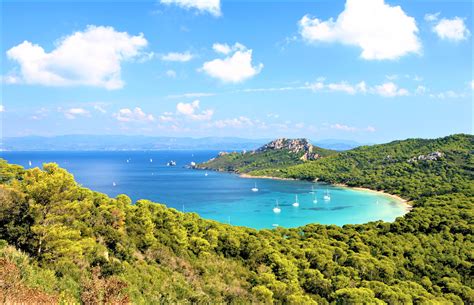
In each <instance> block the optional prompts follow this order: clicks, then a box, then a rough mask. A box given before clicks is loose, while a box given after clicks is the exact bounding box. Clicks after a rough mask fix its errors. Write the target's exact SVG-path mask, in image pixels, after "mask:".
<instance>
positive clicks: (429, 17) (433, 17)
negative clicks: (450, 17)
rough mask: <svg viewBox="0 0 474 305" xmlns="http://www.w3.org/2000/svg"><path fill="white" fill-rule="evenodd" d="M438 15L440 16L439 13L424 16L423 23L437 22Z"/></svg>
mask: <svg viewBox="0 0 474 305" xmlns="http://www.w3.org/2000/svg"><path fill="white" fill-rule="evenodd" d="M440 14H441V13H440V12H437V13H432V14H426V15H425V21H428V22H433V21H436V20H438V17H439V15H440Z"/></svg>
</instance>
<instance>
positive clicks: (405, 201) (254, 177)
mask: <svg viewBox="0 0 474 305" xmlns="http://www.w3.org/2000/svg"><path fill="white" fill-rule="evenodd" d="M237 175H238V176H239V177H240V178H245V179H272V180H287V181H295V180H296V181H303V180H301V179H295V178H280V177H272V176H252V175H248V174H237ZM313 182H316V183H317V182H318V181H317V180H313ZM319 183H326V182H319ZM326 184H329V185H333V186H336V187H342V188H348V189H351V190H356V191H364V192H371V193H377V194H380V195H384V196H387V197H390V198H392V199H395V200H396V201H398V202H399V203H400V204H403V205H404V207H405V209H406V211H407V212H410V211H411V210H412V209H413V206H412V205H411V204H410V201H408V200H406V199H404V198H402V197H400V196H397V195H394V194H390V193H387V192H385V191H377V190H372V189H369V188H366V187H360V186H348V185H346V184H344V183H334V184H331V183H326Z"/></svg>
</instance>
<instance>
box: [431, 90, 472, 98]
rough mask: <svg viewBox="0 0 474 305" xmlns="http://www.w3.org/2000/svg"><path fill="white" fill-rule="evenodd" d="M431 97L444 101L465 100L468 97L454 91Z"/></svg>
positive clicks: (432, 94)
mask: <svg viewBox="0 0 474 305" xmlns="http://www.w3.org/2000/svg"><path fill="white" fill-rule="evenodd" d="M429 97H430V98H435V99H441V100H444V99H456V98H464V97H466V94H465V93H460V92H455V91H453V90H448V91H444V92H439V93H431V94H430V95H429Z"/></svg>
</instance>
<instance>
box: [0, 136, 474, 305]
mask: <svg viewBox="0 0 474 305" xmlns="http://www.w3.org/2000/svg"><path fill="white" fill-rule="evenodd" d="M435 150H436V151H440V152H442V153H443V156H442V157H441V158H439V159H438V160H432V161H416V162H406V160H407V159H408V158H412V157H413V156H417V155H419V154H427V153H429V152H432V151H435ZM473 150H474V145H473V137H472V136H466V135H456V136H451V137H448V138H443V139H438V140H407V141H400V142H395V143H390V144H386V145H377V146H374V147H362V148H359V149H356V150H353V151H350V152H347V153H341V154H339V155H336V156H334V157H332V156H330V157H327V158H323V159H321V160H317V161H313V162H307V163H304V164H302V165H297V166H295V167H290V168H287V169H281V168H280V169H277V170H272V171H270V170H267V171H266V173H267V172H268V173H272V174H273V173H278V174H279V175H282V176H283V175H285V176H292V177H298V178H306V179H313V178H316V177H318V178H323V179H324V180H326V181H331V182H345V183H350V184H352V185H363V186H370V187H374V188H382V189H385V190H388V191H391V192H394V193H399V194H400V195H402V196H404V197H406V198H412V199H413V200H414V201H413V203H414V205H415V208H414V209H413V210H412V211H411V212H410V213H408V214H407V215H405V216H404V217H400V218H398V219H397V220H396V221H395V222H393V223H385V222H372V223H368V224H364V225H346V226H344V227H342V228H341V227H337V226H323V225H318V224H311V225H307V226H304V227H301V228H296V229H285V228H278V229H275V230H260V231H257V230H253V229H247V228H241V227H232V226H229V225H225V224H220V223H217V222H214V221H209V220H204V219H201V218H199V217H198V216H197V215H196V214H192V213H180V212H178V211H176V210H173V209H169V208H166V207H165V206H163V205H160V204H156V203H152V202H150V201H147V200H140V201H137V202H136V203H134V204H132V203H131V201H130V199H129V198H128V197H127V196H125V195H120V196H118V197H117V198H109V197H107V196H106V195H103V194H100V193H97V192H93V191H90V190H88V189H85V188H82V187H80V186H79V185H78V184H77V183H76V182H75V181H74V179H73V177H72V175H70V174H69V173H67V172H66V171H65V170H63V169H61V168H59V167H58V166H57V165H55V164H46V165H44V168H43V170H40V169H38V168H35V169H30V170H23V169H21V168H19V167H17V166H12V165H9V164H7V163H6V162H4V161H0V173H1V175H2V176H1V178H0V179H1V185H0V202H1V205H0V239H3V240H4V241H5V242H0V275H4V274H9V275H10V277H12V279H13V280H11V281H9V282H11V283H14V284H15V285H13V284H8V283H9V282H8V283H7V281H0V298H2V300H10V301H18V300H20V301H21V300H23V299H25V298H26V297H25V295H27V296H28V295H33V296H36V299H35V298H31V299H33V300H57V301H59V300H64V301H79V300H80V301H82V302H85V303H101V302H109V303H127V302H130V301H131V302H134V303H159V302H178V301H179V302H180V303H191V302H203V303H218V302H221V303H222V302H226V303H248V302H260V303H268V304H270V303H288V304H316V303H318V304H329V303H331V304H352V303H355V304H385V303H388V304H411V303H416V304H450V303H454V304H463V302H464V303H467V304H469V303H474V290H473V280H472V278H473V277H472V269H473V256H474V251H473V249H474V247H473V245H474V240H473V230H474V223H473V220H474V196H473V194H474V190H473V188H474V187H473V183H472V181H473V179H472V178H473V166H472V165H473V162H472V158H473V156H472V154H473ZM388 154H389V155H391V156H392V157H391V158H386V157H387V155H388ZM384 158H385V160H396V161H390V162H386V163H384V162H385V161H383V160H384ZM392 158H393V159H392ZM344 169H345V170H344ZM350 171H353V172H354V177H356V178H354V179H353V180H352V179H350V177H351V176H350V175H349V173H350ZM323 174H324V175H326V176H322V175H323ZM364 177H371V178H370V179H372V180H370V179H369V178H364ZM370 181H373V184H370ZM405 183H406V184H407V187H404V184H405ZM6 283H7V284H6ZM18 291H20V292H21V293H20V292H18Z"/></svg>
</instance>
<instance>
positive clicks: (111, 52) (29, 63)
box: [7, 25, 147, 90]
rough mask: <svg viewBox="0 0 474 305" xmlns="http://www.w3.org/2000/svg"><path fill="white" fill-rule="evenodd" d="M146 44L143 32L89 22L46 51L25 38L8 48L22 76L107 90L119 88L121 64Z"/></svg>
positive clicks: (39, 81)
mask: <svg viewBox="0 0 474 305" xmlns="http://www.w3.org/2000/svg"><path fill="white" fill-rule="evenodd" d="M146 45H147V40H146V39H145V38H144V37H143V34H139V35H137V36H130V35H129V34H128V33H126V32H117V31H115V30H114V28H112V27H103V26H92V25H90V26H88V27H87V28H86V30H85V31H83V32H81V31H78V32H75V33H73V34H72V35H69V36H66V37H63V38H61V39H60V40H59V41H58V43H57V44H56V48H55V49H54V50H52V51H51V52H49V53H48V52H46V51H45V50H44V49H43V48H42V47H41V46H39V45H37V44H33V43H31V42H29V41H24V42H22V43H21V44H19V45H17V46H15V47H13V48H11V49H10V50H8V51H7V56H8V58H9V59H12V60H15V61H17V62H18V63H19V65H20V70H21V80H22V82H24V83H27V84H39V85H45V86H74V85H87V86H96V87H103V88H106V89H109V90H112V89H119V88H122V87H123V85H124V82H123V81H122V79H121V75H120V72H121V64H122V62H123V61H127V60H130V59H133V58H135V57H137V56H139V55H140V50H141V49H142V48H144V47H145V46H146Z"/></svg>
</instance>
